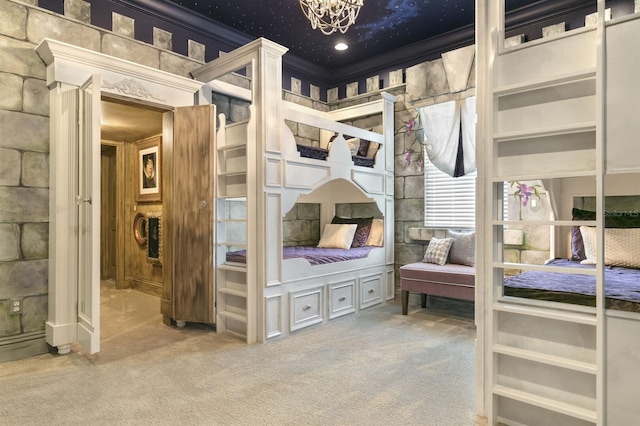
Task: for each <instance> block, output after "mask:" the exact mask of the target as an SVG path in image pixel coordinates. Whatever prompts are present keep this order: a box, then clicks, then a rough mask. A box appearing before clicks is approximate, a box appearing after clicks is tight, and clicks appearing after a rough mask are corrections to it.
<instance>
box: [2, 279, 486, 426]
mask: <svg viewBox="0 0 640 426" xmlns="http://www.w3.org/2000/svg"><path fill="white" fill-rule="evenodd" d="M101 306H102V316H101V319H102V320H101V325H102V341H101V345H102V348H101V352H100V353H99V354H96V355H93V356H92V355H87V354H84V353H83V352H82V351H81V349H80V348H78V347H74V348H73V351H72V353H71V354H68V355H53V354H45V355H41V356H37V357H32V358H29V359H25V360H20V361H14V362H8V363H4V364H0V424H2V425H5V424H6V425H43V424H47V425H437V426H443V425H480V424H484V421H483V420H482V419H478V418H476V416H475V414H474V413H475V409H474V388H475V385H474V338H475V329H474V327H473V321H472V320H471V319H470V318H469V317H468V316H460V315H458V316H455V315H449V314H447V313H445V312H442V311H437V310H435V311H434V310H429V309H428V310H423V309H421V308H419V306H411V307H410V314H409V315H408V316H403V315H401V314H400V305H399V304H396V303H390V304H386V305H382V306H378V307H374V308H370V309H367V310H365V311H362V312H360V313H358V314H356V315H349V316H347V317H344V318H341V319H337V320H333V321H331V322H330V323H329V324H326V325H322V326H315V327H311V328H308V329H304V330H300V331H298V332H296V333H294V334H293V335H291V336H290V337H287V338H285V339H281V340H277V341H273V342H269V343H267V344H256V345H245V344H243V343H242V342H240V341H238V340H237V339H235V338H233V337H230V336H225V335H218V334H216V333H215V332H214V331H212V329H211V328H209V327H205V326H201V325H192V324H188V325H187V327H185V328H183V329H178V328H173V327H168V326H166V325H164V324H163V323H162V318H161V316H160V314H159V300H158V299H157V298H155V297H153V296H148V295H145V294H142V293H140V292H137V291H134V290H124V291H122V290H120V291H117V290H114V289H113V286H112V285H103V291H102V304H101Z"/></svg>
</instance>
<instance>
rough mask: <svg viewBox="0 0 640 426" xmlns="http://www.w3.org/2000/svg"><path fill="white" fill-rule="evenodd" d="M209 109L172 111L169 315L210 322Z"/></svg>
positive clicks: (211, 124) (211, 113)
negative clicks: (170, 303)
mask: <svg viewBox="0 0 640 426" xmlns="http://www.w3.org/2000/svg"><path fill="white" fill-rule="evenodd" d="M214 120H215V107H214V106H213V105H201V106H194V107H184V108H176V109H175V111H174V122H173V125H174V127H173V129H174V130H173V175H172V182H171V185H172V205H171V212H172V213H171V215H172V218H173V227H172V229H173V231H172V235H173V265H174V267H173V274H174V276H173V314H174V317H173V318H174V319H175V320H176V321H188V322H200V323H213V322H215V312H214V308H215V304H214V298H215V291H214V278H213V277H214V271H213V253H214V250H213V241H214V240H213V208H214V202H213V201H214V198H213V197H214V193H213V188H214V176H213V165H214V163H213V161H214V152H215V151H214V137H215V132H214V123H215V121H214Z"/></svg>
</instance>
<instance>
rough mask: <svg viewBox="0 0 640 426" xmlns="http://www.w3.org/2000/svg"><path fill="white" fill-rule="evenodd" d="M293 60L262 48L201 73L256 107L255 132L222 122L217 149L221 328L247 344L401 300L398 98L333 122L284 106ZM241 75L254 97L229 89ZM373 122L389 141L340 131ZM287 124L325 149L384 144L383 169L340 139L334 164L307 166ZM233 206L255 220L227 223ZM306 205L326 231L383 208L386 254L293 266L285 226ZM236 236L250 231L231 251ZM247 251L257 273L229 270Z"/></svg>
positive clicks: (254, 46)
mask: <svg viewBox="0 0 640 426" xmlns="http://www.w3.org/2000/svg"><path fill="white" fill-rule="evenodd" d="M285 52H286V49H284V48H283V47H282V46H279V45H277V44H275V43H272V42H270V41H268V40H265V39H258V40H256V41H254V42H252V43H250V44H248V45H246V46H244V47H241V48H240V49H237V50H235V51H233V52H230V53H228V54H226V55H224V56H222V57H221V58H219V59H216V60H214V61H212V62H210V63H208V64H206V65H205V66H203V67H201V68H200V69H198V70H195V71H194V72H192V74H193V75H194V77H195V78H196V79H198V80H200V81H203V82H205V83H207V84H208V85H209V86H210V87H211V89H212V91H215V92H218V93H224V94H227V95H229V96H233V97H240V98H244V99H246V100H248V101H249V102H250V104H251V105H250V107H249V115H250V118H249V120H248V121H246V122H243V123H233V124H229V125H226V123H225V117H224V115H221V116H220V119H219V121H220V123H219V128H218V131H217V138H216V142H215V143H216V149H217V152H218V161H217V162H216V167H217V172H216V174H217V181H218V182H217V185H216V188H217V194H216V198H217V203H218V204H217V206H216V209H217V213H216V218H217V219H216V222H217V224H218V226H217V231H216V235H215V236H214V241H215V243H216V245H217V247H218V249H217V254H216V260H215V263H216V294H217V300H216V302H217V308H216V313H217V323H216V327H217V330H218V332H228V333H232V334H235V335H238V336H240V337H241V338H243V339H245V340H246V341H247V343H253V342H265V341H267V340H269V339H273V338H276V337H281V336H286V335H288V334H289V333H291V332H293V331H296V330H299V329H301V328H304V327H307V326H310V325H314V324H321V323H325V322H327V321H330V320H331V319H334V318H337V317H340V316H343V315H346V314H350V313H353V312H357V311H359V310H360V309H364V308H367V307H370V306H373V305H376V304H379V303H383V302H384V301H386V300H388V299H392V298H393V297H394V258H393V253H394V249H393V240H394V230H393V223H394V220H393V217H394V207H393V187H394V180H393V166H394V149H393V138H394V131H393V123H394V109H393V103H394V102H395V97H393V96H391V95H389V94H387V93H382V94H381V99H379V100H376V101H371V102H366V103H364V104H361V105H357V106H353V107H349V108H345V109H340V110H336V111H331V112H321V111H316V110H314V109H311V108H307V107H303V106H300V105H297V104H295V103H291V102H288V101H284V100H283V99H282V97H283V92H282V86H281V80H282V78H281V56H282V55H283V54H284V53H285ZM238 71H239V72H240V73H244V74H246V75H249V76H250V77H249V78H247V81H250V86H251V87H250V88H249V89H239V88H238V87H237V86H233V85H230V84H228V83H224V82H223V80H225V78H224V77H225V76H228V75H230V74H232V73H236V72H238ZM372 114H380V115H381V120H382V124H383V131H382V133H375V132H371V131H368V130H364V129H359V128H356V127H353V126H350V125H347V124H344V123H342V122H340V121H346V120H354V119H357V118H359V117H366V116H369V115H372ZM285 120H289V121H292V122H296V123H301V124H304V125H309V126H313V127H317V128H320V129H321V132H320V133H321V140H320V144H321V146H324V147H326V146H327V143H328V140H329V136H330V135H333V134H334V133H338V134H340V135H350V136H353V137H360V138H363V139H366V140H370V141H373V142H377V143H380V144H381V147H380V149H379V150H378V152H377V155H376V162H375V166H374V167H372V168H370V167H361V166H355V165H354V164H353V162H352V159H351V153H350V151H349V148H348V146H347V143H346V142H345V140H344V138H343V137H340V136H339V137H337V138H336V139H335V140H334V141H333V143H332V145H331V148H330V150H329V156H328V158H327V160H326V161H322V160H316V159H310V158H303V157H301V156H300V154H299V153H298V151H297V149H296V141H295V138H294V136H293V134H292V133H291V131H290V130H289V127H288V126H287V124H286V123H285ZM230 201H234V202H238V201H240V202H243V203H246V217H233V215H231V214H229V213H227V210H228V207H227V206H228V205H229V204H228V203H229V202H230ZM297 202H298V203H300V202H302V203H319V204H320V205H321V217H320V222H321V229H322V227H323V226H324V224H325V223H329V222H330V221H331V219H332V218H333V216H334V214H335V205H336V204H338V203H359V202H363V203H367V202H369V203H370V202H375V203H376V205H377V206H378V209H379V210H380V212H382V214H383V215H384V227H385V230H384V247H380V248H374V249H372V251H371V252H370V254H369V256H368V257H367V258H364V259H357V260H350V261H343V262H337V263H332V264H325V265H317V266H311V265H310V264H309V263H308V262H307V261H306V260H304V259H288V260H285V261H283V260H282V246H283V223H282V221H283V217H284V215H285V214H286V213H287V212H288V211H289V210H290V209H291V208H292V207H293V206H294V204H295V203H297ZM232 228H233V229H236V230H237V229H238V228H243V229H244V233H245V235H246V237H244V238H245V240H244V241H231V239H232V238H231V237H230V236H231V235H232V234H234V232H232V231H231V229H232ZM235 234H236V235H237V234H238V233H237V232H235ZM240 234H242V232H240ZM238 248H245V249H246V251H247V259H248V260H247V263H246V264H243V265H239V264H234V265H230V264H228V263H227V262H226V252H227V251H228V250H233V249H238Z"/></svg>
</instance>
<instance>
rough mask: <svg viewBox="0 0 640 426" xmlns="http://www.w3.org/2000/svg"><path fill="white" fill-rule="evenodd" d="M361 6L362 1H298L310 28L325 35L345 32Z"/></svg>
mask: <svg viewBox="0 0 640 426" xmlns="http://www.w3.org/2000/svg"><path fill="white" fill-rule="evenodd" d="M363 5H364V0H300V8H301V9H302V12H303V13H304V16H306V17H307V19H308V20H309V21H310V22H311V28H313V29H314V30H315V29H316V28H319V29H320V31H322V33H323V34H325V35H329V34H333V33H334V32H336V31H340V32H341V33H342V34H344V33H345V32H347V29H349V27H350V26H351V25H353V24H354V23H355V22H356V18H357V17H358V13H359V12H360V8H361V7H362V6H363Z"/></svg>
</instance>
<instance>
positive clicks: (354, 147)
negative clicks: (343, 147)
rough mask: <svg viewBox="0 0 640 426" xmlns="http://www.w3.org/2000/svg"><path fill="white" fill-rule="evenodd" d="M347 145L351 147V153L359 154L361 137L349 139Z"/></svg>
mask: <svg viewBox="0 0 640 426" xmlns="http://www.w3.org/2000/svg"><path fill="white" fill-rule="evenodd" d="M347 146H348V147H349V151H351V155H356V154H358V149H359V148H360V138H351V139H347Z"/></svg>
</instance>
